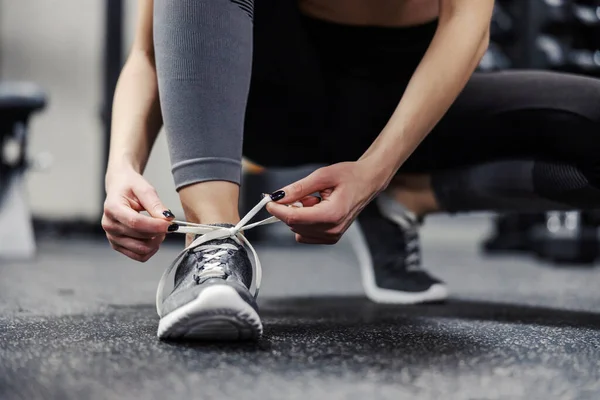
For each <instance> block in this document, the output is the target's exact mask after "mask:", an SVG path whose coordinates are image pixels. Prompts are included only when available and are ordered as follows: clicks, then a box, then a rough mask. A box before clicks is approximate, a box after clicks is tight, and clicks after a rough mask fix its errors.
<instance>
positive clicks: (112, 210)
mask: <svg viewBox="0 0 600 400" xmlns="http://www.w3.org/2000/svg"><path fill="white" fill-rule="evenodd" d="M105 213H106V214H107V216H108V217H109V218H110V219H113V220H117V221H118V222H120V223H121V224H123V225H125V226H126V227H127V228H130V229H132V230H134V231H136V232H141V233H153V234H155V235H156V234H162V233H166V232H167V230H168V229H169V226H170V225H171V222H170V221H168V220H166V219H160V218H153V217H150V216H147V215H144V214H140V213H138V212H136V211H134V210H132V209H131V208H130V207H128V206H126V205H124V204H113V205H108V206H107V207H106V208H105Z"/></svg>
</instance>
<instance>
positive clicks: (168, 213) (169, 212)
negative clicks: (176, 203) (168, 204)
mask: <svg viewBox="0 0 600 400" xmlns="http://www.w3.org/2000/svg"><path fill="white" fill-rule="evenodd" d="M163 215H164V216H165V217H166V218H175V215H173V213H172V212H171V210H166V211H163Z"/></svg>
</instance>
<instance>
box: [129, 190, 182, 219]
mask: <svg viewBox="0 0 600 400" xmlns="http://www.w3.org/2000/svg"><path fill="white" fill-rule="evenodd" d="M133 193H134V194H135V196H136V197H137V199H138V200H139V202H140V204H141V205H142V207H144V210H146V211H148V214H150V215H151V216H153V217H154V218H166V219H174V218H175V215H173V213H172V212H171V210H169V209H168V208H167V207H166V206H165V205H164V204H163V202H162V201H161V200H160V198H159V197H158V193H156V189H154V188H153V187H152V186H150V185H149V184H147V183H141V184H139V185H138V186H134V187H133Z"/></svg>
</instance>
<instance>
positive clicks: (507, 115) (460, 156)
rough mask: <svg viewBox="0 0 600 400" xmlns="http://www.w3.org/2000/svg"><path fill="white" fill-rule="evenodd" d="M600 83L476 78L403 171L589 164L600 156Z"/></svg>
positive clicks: (517, 74)
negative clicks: (530, 161)
mask: <svg viewBox="0 0 600 400" xmlns="http://www.w3.org/2000/svg"><path fill="white" fill-rule="evenodd" d="M599 127H600V80H598V79H594V78H588V77H583V76H577V75H571V74H562V73H553V72H542V71H507V72H498V73H485V74H484V73H476V74H474V75H473V77H472V78H471V80H470V81H469V83H468V84H467V85H466V87H465V89H464V90H463V92H462V93H461V94H460V96H459V97H458V99H457V100H456V102H455V103H454V105H453V106H452V107H451V109H450V110H449V111H448V113H447V114H446V115H445V117H444V118H443V119H442V121H440V123H439V124H438V125H437V126H436V128H435V129H434V130H433V131H432V132H431V133H430V135H429V136H428V137H427V138H426V139H425V140H424V141H423V143H422V145H421V146H420V147H419V149H417V151H415V153H414V154H413V156H412V157H411V158H410V159H409V160H408V161H407V163H406V166H405V167H403V168H404V170H407V171H419V172H429V171H433V170H436V169H446V168H453V167H457V166H464V165H469V164H475V163H481V162H486V161H491V160H498V159H514V158H539V159H554V160H561V161H567V162H574V163H578V162H582V161H586V162H588V161H590V158H594V157H598V156H597V155H598V154H600V153H599V151H600V136H599V135H600V131H599Z"/></svg>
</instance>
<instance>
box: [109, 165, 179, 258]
mask: <svg viewBox="0 0 600 400" xmlns="http://www.w3.org/2000/svg"><path fill="white" fill-rule="evenodd" d="M106 193H107V194H106V201H105V202H104V215H103V216H102V228H103V229H104V230H105V231H106V237H107V238H108V241H109V242H110V244H111V246H112V248H113V249H115V250H116V251H118V252H120V253H123V254H124V255H126V256H127V257H129V258H131V259H133V260H136V261H140V262H146V261H148V260H149V259H150V257H152V256H153V255H154V254H156V252H157V251H158V248H159V247H160V244H161V243H162V242H163V240H164V239H165V235H166V233H167V232H168V229H169V226H170V225H171V222H170V221H172V220H173V218H174V215H173V214H172V213H171V211H170V210H169V209H168V208H167V207H165V206H164V205H163V203H162V202H161V201H160V199H159V198H158V194H157V193H156V190H155V189H154V188H153V187H152V186H151V185H150V184H149V183H148V182H147V181H146V180H145V179H144V178H143V177H142V175H140V174H139V173H137V172H136V171H134V170H133V169H131V170H121V171H119V172H117V173H113V174H108V175H107V179H106ZM140 211H147V212H148V214H150V216H147V215H144V214H140Z"/></svg>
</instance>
